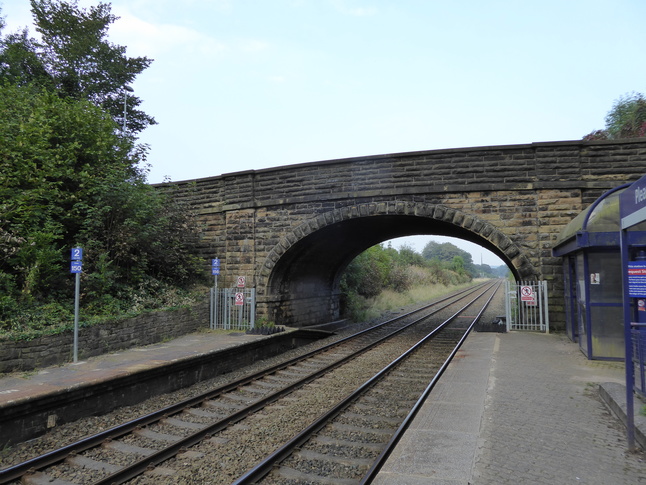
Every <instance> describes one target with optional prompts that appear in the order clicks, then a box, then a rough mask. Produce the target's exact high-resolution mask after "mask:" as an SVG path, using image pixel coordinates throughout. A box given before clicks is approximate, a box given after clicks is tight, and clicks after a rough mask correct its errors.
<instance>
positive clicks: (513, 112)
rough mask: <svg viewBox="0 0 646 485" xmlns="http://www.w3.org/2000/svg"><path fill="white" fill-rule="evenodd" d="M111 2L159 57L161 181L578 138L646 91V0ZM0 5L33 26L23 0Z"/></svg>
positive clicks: (141, 81)
mask: <svg viewBox="0 0 646 485" xmlns="http://www.w3.org/2000/svg"><path fill="white" fill-rule="evenodd" d="M96 3H97V2H91V1H88V0H81V1H80V2H79V4H80V5H82V6H88V5H92V4H96ZM110 3H111V4H112V11H113V13H114V14H115V15H117V16H119V17H120V19H119V20H118V21H117V22H116V23H115V24H114V25H113V27H112V29H111V31H110V32H111V34H110V38H111V40H112V41H113V42H114V43H116V44H120V45H125V46H127V47H128V50H127V53H128V55H130V56H140V55H145V56H148V57H150V58H153V59H154V60H155V61H154V62H153V63H152V65H151V67H150V68H149V69H147V70H146V71H145V72H144V73H142V74H141V75H140V76H139V78H138V79H137V81H136V82H135V83H134V84H133V88H134V89H135V92H136V94H137V96H139V97H140V98H142V99H143V100H144V104H143V106H142V107H143V109H144V110H145V111H146V112H147V113H149V114H151V115H152V116H154V117H155V118H156V119H157V121H158V122H159V124H158V125H156V126H153V127H151V128H149V129H148V130H146V132H144V133H143V134H142V136H141V141H142V142H145V143H148V144H149V145H150V154H149V160H148V161H149V163H150V164H151V171H150V174H149V177H148V179H149V181H150V182H151V183H156V182H161V181H162V180H164V178H165V177H168V178H170V179H171V180H174V181H177V180H187V179H193V178H200V177H209V176H214V175H220V174H223V173H229V172H236V171H241V170H252V169H260V168H266V167H273V166H280V165H288V164H294V163H302V162H312V161H317V160H329V159H335V158H346V157H353V156H364V155H372V154H381V153H394V152H406V151H415V150H432V149H440V148H457V147H469V146H486V145H506V144H517V143H531V142H539V141H554V140H573V139H579V138H581V137H583V136H584V135H585V134H587V133H589V132H590V131H592V130H594V129H599V128H603V127H604V118H605V115H606V113H607V112H608V110H609V109H610V108H611V107H612V104H613V102H614V100H616V99H617V98H619V97H620V96H622V95H623V94H626V93H630V92H633V91H636V92H642V93H646V63H645V62H644V46H645V45H646V28H644V25H645V24H646V2H644V1H643V0H540V1H535V0H522V1H521V0H515V1H512V0H453V1H450V2H449V1H436V0H427V1H423V0H396V1H395V0H392V1H385V0H172V1H171V0H114V1H112V2H110ZM0 5H2V14H3V15H4V17H5V20H6V22H7V28H6V29H5V31H6V32H9V31H13V30H16V29H17V28H19V27H23V26H31V15H30V12H29V2H28V0H3V1H2V0H0ZM31 31H32V33H33V29H31ZM413 245H414V246H415V247H417V243H416V242H415V243H414V244H413ZM421 246H422V247H423V244H421ZM419 249H421V247H420V248H419ZM483 251H484V250H483ZM487 253H488V252H487ZM473 258H474V260H475V261H478V262H479V259H480V257H479V254H477V253H474V254H473ZM483 259H484V262H485V263H488V260H487V258H484V257H483ZM488 264H491V263H488ZM495 264H499V263H498V262H497V261H495Z"/></svg>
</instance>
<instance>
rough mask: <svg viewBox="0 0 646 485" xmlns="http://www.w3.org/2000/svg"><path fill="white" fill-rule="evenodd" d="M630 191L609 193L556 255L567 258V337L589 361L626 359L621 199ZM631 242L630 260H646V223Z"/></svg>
mask: <svg viewBox="0 0 646 485" xmlns="http://www.w3.org/2000/svg"><path fill="white" fill-rule="evenodd" d="M629 186H630V184H625V185H622V186H619V187H616V188H614V189H611V190H609V191H608V192H606V193H605V194H603V195H602V196H601V197H599V198H598V199H597V200H596V201H595V202H594V203H592V204H591V205H590V206H589V207H588V208H587V209H586V210H584V211H583V212H581V213H580V214H579V215H578V216H576V217H575V218H574V219H573V220H572V221H571V222H570V223H569V224H568V225H567V226H566V227H565V228H564V229H563V231H561V233H560V235H559V237H558V240H557V242H556V244H555V246H554V248H553V251H552V252H553V255H554V256H557V257H561V258H563V276H564V286H565V295H564V296H565V311H566V330H567V334H568V336H569V338H570V339H571V340H572V341H574V342H578V344H579V347H580V349H581V351H582V352H583V353H584V354H585V355H586V356H587V357H588V359H596V360H624V359H625V355H626V352H625V338H624V313H623V311H624V310H623V305H624V294H623V282H622V261H621V241H620V235H621V223H620V194H621V193H622V192H623V191H625V190H626V189H627V188H628V187H629ZM627 237H628V241H627V242H628V246H629V247H630V248H631V255H630V257H631V259H632V260H636V261H639V260H644V261H646V222H642V223H639V224H636V225H634V226H633V227H631V228H630V229H629V230H628V231H627ZM644 310H646V307H645V308H644ZM639 313H642V312H639ZM643 313H644V319H645V321H646V311H644V312H643Z"/></svg>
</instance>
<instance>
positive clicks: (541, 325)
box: [505, 281, 550, 333]
mask: <svg viewBox="0 0 646 485" xmlns="http://www.w3.org/2000/svg"><path fill="white" fill-rule="evenodd" d="M505 289H506V293H505V294H506V299H505V306H506V313H507V331H510V330H529V331H534V332H545V333H549V331H550V329H549V328H550V326H549V310H548V304H547V281H529V282H523V281H520V282H512V281H506V282H505Z"/></svg>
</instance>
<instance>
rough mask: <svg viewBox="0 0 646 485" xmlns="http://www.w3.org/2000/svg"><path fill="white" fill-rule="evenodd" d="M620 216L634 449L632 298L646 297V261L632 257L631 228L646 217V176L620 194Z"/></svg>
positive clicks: (628, 429) (628, 420) (628, 394)
mask: <svg viewBox="0 0 646 485" xmlns="http://www.w3.org/2000/svg"><path fill="white" fill-rule="evenodd" d="M619 216H620V219H621V226H620V227H621V231H620V238H619V240H620V245H621V272H622V281H623V298H624V341H625V342H624V345H625V352H626V356H625V362H626V437H627V441H628V448H629V449H630V450H631V451H632V450H634V449H635V414H634V413H635V411H634V409H635V408H634V396H633V393H634V386H635V366H634V363H633V345H632V334H633V328H634V329H635V330H636V331H639V330H640V329H639V327H640V324H639V323H637V322H636V321H635V320H637V319H636V318H634V310H633V308H632V306H631V299H633V298H644V297H646V264H644V262H640V261H630V259H631V258H630V252H629V250H630V248H629V242H628V229H629V228H631V227H632V226H634V225H636V224H639V223H640V222H643V221H645V220H646V176H644V177H642V178H640V179H639V180H638V181H637V182H635V183H634V184H632V185H631V186H630V187H628V188H627V189H626V190H624V191H623V192H622V193H621V194H620V195H619Z"/></svg>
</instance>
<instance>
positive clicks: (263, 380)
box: [0, 287, 494, 485]
mask: <svg viewBox="0 0 646 485" xmlns="http://www.w3.org/2000/svg"><path fill="white" fill-rule="evenodd" d="M487 291H489V292H491V291H494V290H493V289H492V288H491V287H489V289H483V288H481V287H476V288H473V289H470V290H468V291H465V292H461V293H459V294H456V295H452V296H450V297H447V298H444V299H442V300H440V301H438V302H434V303H433V304H431V305H428V306H426V307H424V308H422V309H419V310H416V311H415V312H411V313H409V314H406V315H402V316H399V317H397V318H394V319H392V320H389V321H387V322H384V323H383V324H381V325H379V326H378V327H373V328H372V329H368V330H365V331H363V332H359V333H357V334H355V335H352V336H350V337H347V338H345V339H342V340H341V341H339V342H336V343H334V344H331V345H329V346H326V347H323V348H322V349H318V350H317V351H313V352H311V353H309V354H306V355H304V356H301V357H299V358H296V359H292V360H291V361H288V362H285V363H282V364H280V365H278V366H274V367H272V368H269V369H265V370H264V371H263V372H261V373H258V374H255V375H254V376H250V377H247V378H245V379H243V380H239V381H236V382H232V383H230V384H228V385H226V386H223V387H220V388H218V389H214V390H212V391H210V392H208V393H206V394H203V395H201V396H198V397H195V398H192V399H190V400H187V401H183V402H180V403H177V404H175V405H173V406H170V407H166V408H164V409H161V410H159V411H158V412H155V413H151V414H149V415H146V416H142V417H141V418H138V419H136V420H132V421H129V422H127V423H124V424H123V425H120V426H117V427H114V428H112V429H110V430H107V431H105V432H102V433H98V434H96V435H92V436H89V437H87V438H85V439H83V440H81V441H79V442H77V443H73V444H71V445H68V446H65V447H63V448H61V449H59V450H54V451H52V452H50V453H47V454H45V455H42V456H39V457H35V458H33V459H31V460H28V461H27V462H24V463H21V464H19V465H16V466H12V467H9V468H6V469H4V470H0V483H2V484H4V483H14V482H16V483H17V482H18V481H21V482H22V483H33V484H40V483H49V484H54V485H68V484H86V483H88V484H112V483H124V482H126V481H129V480H132V479H133V478H134V477H138V476H141V475H142V474H143V473H144V472H147V471H148V473H149V472H150V469H151V467H155V466H158V465H160V464H162V463H164V462H166V461H168V460H172V459H175V458H174V457H176V456H178V454H179V455H185V454H186V450H188V449H190V448H191V447H195V445H197V444H202V443H204V442H205V441H206V442H208V443H209V444H210V445H209V446H211V445H213V444H215V445H218V444H222V440H223V441H224V442H226V441H228V440H230V439H231V437H228V438H222V437H220V436H225V435H227V433H228V434H229V435H231V434H234V435H235V434H236V431H235V425H236V423H239V422H241V421H242V420H243V419H245V418H246V417H247V416H251V415H254V414H255V415H258V413H259V412H260V411H261V410H263V409H265V408H266V407H268V406H270V405H272V404H273V403H276V404H277V405H278V406H280V404H278V403H279V402H280V400H289V399H290V395H291V394H293V393H294V392H295V390H297V389H302V388H304V387H305V386H308V385H313V384H311V383H313V382H315V381H316V382H318V381H322V380H325V379H323V377H324V376H328V377H327V379H328V381H329V380H330V377H329V376H330V375H331V374H334V372H335V370H337V369H340V368H342V366H344V365H348V362H349V361H351V360H356V359H357V358H359V356H361V355H363V354H366V355H368V354H370V350H372V349H375V348H376V347H379V351H378V352H373V354H375V355H378V354H381V358H380V359H378V360H381V361H383V360H384V359H386V360H388V359H390V358H391V356H392V355H394V354H399V353H400V349H399V347H401V344H396V345H394V346H393V342H394V341H396V340H400V339H401V336H402V335H405V334H409V336H408V337H407V338H406V339H404V340H410V339H411V335H414V334H415V333H419V330H417V329H419V328H420V326H421V327H424V325H423V324H422V323H421V322H423V321H428V317H429V316H431V315H434V314H437V313H438V312H442V311H445V309H446V308H447V307H448V306H450V305H455V304H459V302H460V301H463V300H465V299H472V296H473V294H474V293H475V292H478V293H479V294H483V293H486V292H487ZM420 315H421V316H420ZM426 326H428V324H427V325H426ZM444 326H447V324H446V322H445V325H444ZM414 329H415V330H414ZM395 336H398V337H397V338H395ZM407 345H408V344H407ZM387 346H390V347H391V348H387ZM405 360H411V362H412V361H413V360H414V359H408V358H407V359H405ZM337 372H338V371H337ZM332 385H333V386H334V384H332ZM336 387H339V386H338V385H337V386H336ZM408 407H409V408H410V406H408ZM310 421H311V419H310ZM232 430H233V431H232ZM211 447H212V446H211ZM153 476H154V475H153ZM233 478H235V477H233ZM140 480H143V481H142V482H141V483H146V479H140ZM230 481H231V480H229V482H230ZM171 482H172V480H171ZM229 482H223V483H229ZM149 483H159V479H158V478H152V479H150V481H149ZM172 483H174V482H172ZM241 483H244V482H241ZM334 483H340V482H338V481H336V482H334Z"/></svg>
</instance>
